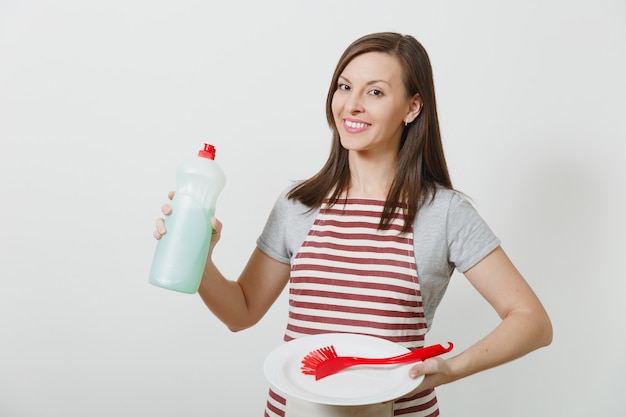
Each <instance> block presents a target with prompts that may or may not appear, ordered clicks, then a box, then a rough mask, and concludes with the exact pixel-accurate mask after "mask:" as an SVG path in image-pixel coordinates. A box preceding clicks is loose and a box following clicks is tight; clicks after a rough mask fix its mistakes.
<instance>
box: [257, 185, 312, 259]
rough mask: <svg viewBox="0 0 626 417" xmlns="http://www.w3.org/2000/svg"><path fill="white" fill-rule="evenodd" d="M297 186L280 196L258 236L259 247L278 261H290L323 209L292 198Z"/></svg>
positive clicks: (284, 191) (287, 189)
mask: <svg viewBox="0 0 626 417" xmlns="http://www.w3.org/2000/svg"><path fill="white" fill-rule="evenodd" d="M292 187H293V185H292V186H290V187H288V188H286V189H285V190H283V192H282V193H281V194H280V195H279V196H278V198H277V199H276V202H275V203H274V207H272V211H271V212H270V214H269V216H268V219H267V221H266V223H265V227H264V228H263V231H262V232H261V235H260V236H259V237H258V238H257V242H256V243H257V247H258V248H259V249H260V250H261V251H263V252H264V253H265V254H267V255H268V256H270V257H271V258H273V259H275V260H277V261H278V262H282V263H286V264H289V263H291V261H292V259H293V257H294V256H295V255H296V253H297V252H298V250H299V249H300V246H302V243H303V242H304V239H305V238H306V235H307V233H308V232H309V230H310V229H311V225H312V224H313V221H315V217H316V215H317V213H318V212H319V210H312V209H309V208H308V207H306V206H304V205H303V204H301V203H300V202H298V201H294V200H289V199H288V198H287V194H288V193H289V191H290V190H291V188H292Z"/></svg>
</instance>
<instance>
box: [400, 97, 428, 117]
mask: <svg viewBox="0 0 626 417" xmlns="http://www.w3.org/2000/svg"><path fill="white" fill-rule="evenodd" d="M423 106H424V102H423V101H422V97H421V96H420V95H419V94H415V95H414V96H413V98H411V101H410V102H409V111H408V112H407V114H406V116H404V123H405V124H409V123H411V122H413V120H415V119H417V116H419V114H420V112H421V111H422V107H423Z"/></svg>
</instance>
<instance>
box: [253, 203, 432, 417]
mask: <svg viewBox="0 0 626 417" xmlns="http://www.w3.org/2000/svg"><path fill="white" fill-rule="evenodd" d="M383 206H384V201H380V200H369V199H344V200H339V201H338V202H337V203H336V204H335V205H334V206H331V207H329V206H328V205H324V206H323V207H322V208H321V209H320V212H319V214H318V216H317V218H316V219H315V222H314V223H313V226H312V227H311V230H310V231H309V233H308V234H307V237H306V239H305V240H304V242H303V244H302V247H301V248H300V250H299V251H298V253H297V254H296V257H295V259H294V261H293V264H292V266H291V279H290V285H289V318H288V322H287V329H286V331H285V336H284V340H285V341H287V342H288V341H290V340H293V339H296V338H298V337H302V336H307V335H315V334H321V333H331V332H332V333H356V334H363V335H369V336H375V337H380V338H383V339H386V340H389V341H392V342H394V343H398V344H400V345H402V346H404V347H406V348H408V349H417V348H421V347H423V346H424V336H425V334H426V331H427V324H426V319H425V316H424V309H423V305H422V296H421V292H420V285H419V280H418V276H417V268H416V265H415V254H414V252H413V232H412V231H411V232H409V233H404V234H402V233H401V230H402V226H403V224H404V221H403V216H402V211H401V210H398V211H397V213H396V217H395V218H394V220H393V221H392V223H391V227H390V228H389V229H387V230H378V223H379V221H380V216H381V213H382V209H383ZM438 415H439V408H438V406H437V398H436V397H435V392H434V390H428V391H425V392H421V393H418V394H417V395H414V396H413V397H411V398H403V399H400V400H397V401H395V402H389V403H385V404H374V405H371V406H357V407H352V406H350V407H348V406H341V407H337V406H328V405H319V404H312V403H308V402H304V401H301V400H297V399H294V398H289V397H288V396H287V395H285V394H283V393H278V392H275V391H274V390H270V393H269V396H268V400H267V406H266V409H265V417H322V416H323V417H335V416H336V417H344V416H360V417H392V416H405V417H435V416H438Z"/></svg>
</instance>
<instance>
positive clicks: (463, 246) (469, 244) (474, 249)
mask: <svg viewBox="0 0 626 417" xmlns="http://www.w3.org/2000/svg"><path fill="white" fill-rule="evenodd" d="M446 233H447V240H448V250H449V253H448V256H449V262H450V263H452V264H453V265H454V267H455V268H456V269H457V270H458V271H460V272H463V273H464V272H465V271H467V270H468V269H470V268H471V267H473V266H474V265H476V264H477V263H478V262H479V261H481V260H482V259H483V258H484V257H485V256H487V255H488V254H489V253H491V252H492V251H493V250H494V249H496V248H497V247H498V246H499V245H500V240H499V239H498V238H497V237H496V236H495V234H494V233H493V231H492V230H491V229H490V228H489V226H488V225H487V223H486V222H485V221H484V219H483V218H482V217H481V216H480V215H479V213H478V212H477V211H476V209H475V208H474V206H473V205H472V204H471V203H470V202H469V201H468V200H467V198H465V197H464V196H462V195H460V194H458V193H455V194H454V196H453V198H452V200H451V202H450V208H449V211H448V218H447V225H446Z"/></svg>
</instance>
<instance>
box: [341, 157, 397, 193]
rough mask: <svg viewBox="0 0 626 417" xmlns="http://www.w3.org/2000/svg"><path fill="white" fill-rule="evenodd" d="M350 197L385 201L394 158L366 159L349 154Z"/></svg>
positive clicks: (389, 185) (390, 181)
mask: <svg viewBox="0 0 626 417" xmlns="http://www.w3.org/2000/svg"><path fill="white" fill-rule="evenodd" d="M348 161H349V164H350V187H349V188H348V191H347V195H348V196H350V197H359V198H372V199H378V200H385V199H386V198H387V194H388V193H389V188H390V187H391V183H392V181H393V178H394V174H395V167H396V157H395V155H393V156H391V155H389V156H387V157H385V156H376V157H368V156H365V155H360V154H358V153H356V152H350V156H349V159H348Z"/></svg>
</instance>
